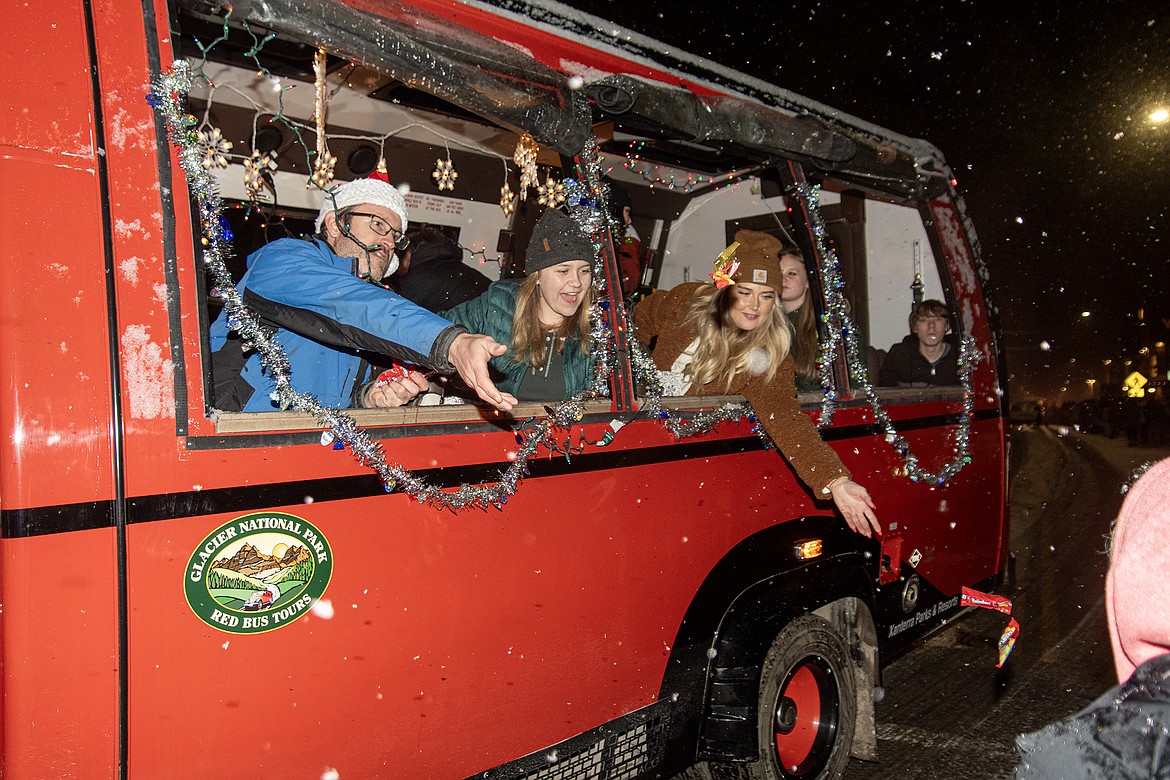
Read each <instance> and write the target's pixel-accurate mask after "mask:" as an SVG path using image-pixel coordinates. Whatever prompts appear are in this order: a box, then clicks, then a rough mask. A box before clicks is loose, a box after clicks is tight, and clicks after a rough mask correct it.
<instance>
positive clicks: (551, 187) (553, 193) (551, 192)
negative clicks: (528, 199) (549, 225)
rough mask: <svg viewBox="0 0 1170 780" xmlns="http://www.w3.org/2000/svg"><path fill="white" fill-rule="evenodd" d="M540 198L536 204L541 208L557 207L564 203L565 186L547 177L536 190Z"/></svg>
mask: <svg viewBox="0 0 1170 780" xmlns="http://www.w3.org/2000/svg"><path fill="white" fill-rule="evenodd" d="M536 193H537V194H538V195H539V196H540V197H538V198H537V199H536V202H537V203H539V204H540V205H542V206H559V205H561V204H562V203H564V202H565V184H564V182H560V181H557V180H556V179H554V178H553V177H551V176H549V177H548V181H546V182H545V183H544V184H541V185H540V186H538V187H537V188H536Z"/></svg>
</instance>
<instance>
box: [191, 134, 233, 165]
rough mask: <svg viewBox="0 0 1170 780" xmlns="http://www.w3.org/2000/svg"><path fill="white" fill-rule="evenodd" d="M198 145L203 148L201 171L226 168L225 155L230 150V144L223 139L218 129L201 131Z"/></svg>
mask: <svg viewBox="0 0 1170 780" xmlns="http://www.w3.org/2000/svg"><path fill="white" fill-rule="evenodd" d="M199 145H200V146H202V147H203V170H205V171H210V170H211V169H212V168H226V167H228V161H227V154H228V152H230V151H231V150H232V142H231V141H229V140H228V139H226V138H224V137H223V133H221V132H220V131H219V128H218V127H209V128H207V129H206V130H203V131H201V132H200V133H199Z"/></svg>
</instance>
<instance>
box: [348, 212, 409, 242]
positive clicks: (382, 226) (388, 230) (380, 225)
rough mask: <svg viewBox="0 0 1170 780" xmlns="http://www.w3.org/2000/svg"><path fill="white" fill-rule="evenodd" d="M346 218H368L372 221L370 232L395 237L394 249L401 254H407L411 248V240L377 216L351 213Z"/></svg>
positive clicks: (365, 213) (366, 213)
mask: <svg viewBox="0 0 1170 780" xmlns="http://www.w3.org/2000/svg"><path fill="white" fill-rule="evenodd" d="M346 216H350V217H366V218H367V219H369V220H370V230H372V231H374V232H375V233H377V234H378V235H379V236H388V235H390V234H393V235H394V248H395V249H397V250H398V251H399V252H405V251H406V250H407V249H408V248H409V247H410V239H409V238H407V237H406V234H405V233H403V232H402V231H401V230H399V229H398V228H396V227H394V226H393V225H391V224H390V223H389V222H387V221H386V220H385V219H383V218H382V217H379V216H378V215H377V214H370V213H369V212H366V211H351V212H349V214H347V215H346Z"/></svg>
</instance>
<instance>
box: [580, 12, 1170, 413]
mask: <svg viewBox="0 0 1170 780" xmlns="http://www.w3.org/2000/svg"><path fill="white" fill-rule="evenodd" d="M569 4H570V5H573V6H574V7H577V8H580V9H582V10H585V11H588V12H590V13H593V14H596V15H598V16H601V17H604V18H608V19H612V20H613V21H616V22H618V23H619V24H622V25H624V26H627V27H630V28H631V29H633V30H636V31H637V32H640V33H642V34H645V35H648V36H650V37H652V38H657V39H659V40H661V41H664V42H666V43H669V44H673V45H675V46H678V47H680V48H683V49H686V50H688V51H691V52H693V53H695V54H699V55H701V56H704V57H707V58H709V59H711V60H714V61H716V62H720V63H722V64H724V65H727V66H730V67H733V68H736V69H737V70H741V71H743V72H745V73H748V74H750V75H752V76H756V77H759V78H761V79H764V80H765V81H768V82H771V83H773V84H776V85H778V86H780V87H783V88H786V89H789V90H791V91H793V92H797V93H799V94H802V95H805V96H807V97H810V98H813V99H815V100H818V101H820V102H823V103H826V104H828V105H830V106H833V107H835V108H839V109H842V110H845V111H847V112H849V113H852V114H855V115H857V116H859V117H861V118H864V119H867V120H870V121H873V122H876V123H877V124H880V125H883V126H885V127H888V128H890V129H893V130H895V131H898V132H900V133H902V134H905V135H910V136H917V137H921V138H925V139H927V140H929V141H931V142H932V143H934V144H935V145H936V146H938V147H939V148H940V149H941V150H942V152H943V154H944V155H945V157H946V159H947V161H948V162H949V163H950V165H951V167H952V168H953V169H954V171H955V175H956V176H957V178H958V180H959V187H960V189H961V191H962V192H963V193H964V197H965V199H966V201H967V206H968V210H969V213H970V215H971V217H972V220H973V221H974V223H975V228H976V232H977V233H978V235H979V238H980V241H981V243H982V245H983V254H984V257H985V259H986V260H987V262H988V265H989V266H990V268H991V273H992V276H993V297H994V300H995V303H996V304H997V306H998V308H999V310H1000V317H1001V319H1000V324H1001V327H1002V329H1003V331H1004V334H1005V343H1006V346H1007V350H1008V357H1009V372H1010V373H1011V374H1013V375H1014V376H1013V380H1012V391H1013V393H1014V394H1015V396H1016V397H1028V396H1031V395H1039V396H1047V397H1048V398H1049V399H1050V400H1059V399H1060V398H1062V397H1063V398H1073V399H1077V398H1081V397H1086V388H1085V385H1084V380H1085V378H1088V377H1091V376H1096V377H1098V378H1099V379H1101V380H1104V379H1105V378H1106V377H1105V375H1104V373H1103V372H1104V370H1105V369H1103V368H1102V361H1103V360H1104V359H1106V358H1113V359H1114V360H1115V361H1117V359H1118V358H1122V357H1125V356H1126V353H1125V350H1127V349H1136V347H1137V346H1139V344H1140V341H1141V340H1142V339H1146V340H1147V341H1152V340H1153V339H1155V338H1159V337H1160V334H1165V332H1166V330H1167V328H1166V326H1165V325H1164V324H1162V323H1161V320H1162V319H1163V318H1167V319H1170V262H1167V260H1168V258H1167V254H1168V253H1170V232H1168V231H1170V216H1168V208H1170V206H1168V204H1170V180H1168V178H1167V176H1168V174H1170V163H1168V160H1167V158H1168V156H1170V124H1163V125H1155V124H1154V123H1152V122H1150V121H1149V119H1148V115H1149V114H1150V112H1151V111H1152V110H1153V109H1154V108H1155V107H1156V106H1158V105H1159V104H1166V105H1170V3H1168V2H1166V1H1165V0H1159V2H1126V1H1125V0H1120V1H1118V0H1114V1H1113V2H1094V3H1089V2H1082V1H1081V0H1073V1H1072V2H1068V1H1065V2H1060V3H1057V2H1055V1H1054V0H1049V2H1036V3H1018V4H1007V3H1002V2H990V1H989V0H937V1H936V2H888V3H861V2H857V1H856V0H832V1H830V2H817V3H812V2H800V0H795V2H791V3H775V4H770V5H771V8H770V9H769V10H768V11H767V13H765V12H763V11H762V10H760V9H761V7H762V5H763V4H759V3H755V2H752V3H744V2H739V3H736V2H731V3H728V2H723V3H712V4H708V5H704V6H699V5H698V4H695V3H693V2H687V3H685V4H684V3H680V2H677V0H638V2H632V1H630V0H623V1H622V2H608V1H607V0H601V1H595V2H586V1H585V0H575V1H574V2H571V3H569ZM1011 5H1017V6H1018V7H1017V8H1013V9H1011V10H1010V11H1007V12H1006V13H1005V9H1008V8H1010V6H1011ZM684 8H685V9H694V10H687V11H684V10H682V9H684ZM741 9H742V10H741ZM1139 309H1144V315H1145V321H1146V325H1145V326H1139V324H1138V310H1139ZM1083 312H1089V316H1087V317H1085V316H1083V314H1082V313H1083ZM1114 365H1115V366H1116V365H1117V363H1116V362H1115V364H1114ZM1163 368H1165V367H1163ZM1113 379H1114V380H1115V381H1116V379H1117V376H1116V375H1114V376H1113ZM1061 386H1064V387H1068V388H1069V389H1068V391H1066V393H1067V394H1066V395H1064V396H1062V395H1061V394H1060V387H1061Z"/></svg>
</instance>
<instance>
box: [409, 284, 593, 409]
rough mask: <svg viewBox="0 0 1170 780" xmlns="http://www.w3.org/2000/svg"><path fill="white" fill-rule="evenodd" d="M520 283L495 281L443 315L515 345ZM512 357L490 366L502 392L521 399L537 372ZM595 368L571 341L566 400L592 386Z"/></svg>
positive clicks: (496, 359) (502, 357)
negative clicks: (514, 320) (524, 387)
mask: <svg viewBox="0 0 1170 780" xmlns="http://www.w3.org/2000/svg"><path fill="white" fill-rule="evenodd" d="M412 272H413V271H412ZM520 284H521V282H520V280H516V279H507V280H504V281H500V282H492V283H491V285H489V286H488V289H487V292H485V293H484V294H483V295H481V296H479V297H478V298H473V299H472V300H470V301H467V302H465V303H462V304H460V305H459V306H456V307H455V308H453V309H449V310H447V311H444V312H442V316H444V317H446V318H447V319H449V320H451V321H452V322H454V323H458V324H459V325H463V326H466V327H467V328H468V329H469V330H471V331H473V332H475V333H485V334H487V335H488V336H491V337H492V338H493V339H495V340H496V341H498V342H500V343H501V344H511V343H512V316H513V315H514V314H515V313H516V294H517V293H518V292H519V290H520ZM512 354H513V353H512V350H511V349H509V350H508V351H507V352H505V353H504V354H503V355H500V356H499V357H494V358H492V359H491V361H490V362H489V365H490V366H491V369H492V372H491V373H492V381H493V382H495V385H496V387H497V388H499V390H500V392H503V393H511V394H512V395H514V396H516V397H517V398H520V397H521V389H520V388H521V385H523V383H524V379H525V377H527V376H529V375H530V374H531V373H532V372H533V369H532V366H531V365H529V364H528V363H527V362H524V363H513V362H512ZM554 365H555V364H554ZM592 368H593V359H592V357H591V356H589V355H586V354H584V353H582V352H581V349H580V342H579V341H577V340H576V339H567V340H566V341H565V352H564V372H565V398H571V397H573V396H574V395H576V394H577V393H579V392H581V391H582V390H584V389H586V388H587V387H589V383H590V380H591V379H592V374H593V372H592ZM548 400H553V399H548Z"/></svg>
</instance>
